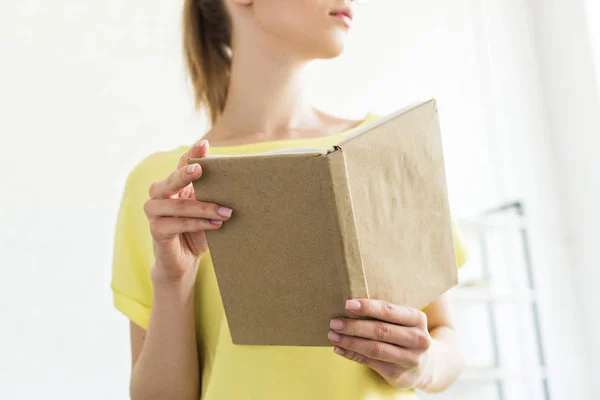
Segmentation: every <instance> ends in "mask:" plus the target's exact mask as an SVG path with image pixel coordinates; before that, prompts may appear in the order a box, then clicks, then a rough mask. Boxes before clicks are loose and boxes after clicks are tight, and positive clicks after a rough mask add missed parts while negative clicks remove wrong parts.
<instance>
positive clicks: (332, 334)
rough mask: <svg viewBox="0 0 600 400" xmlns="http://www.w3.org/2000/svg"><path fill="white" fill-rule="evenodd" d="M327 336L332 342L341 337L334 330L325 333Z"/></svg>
mask: <svg viewBox="0 0 600 400" xmlns="http://www.w3.org/2000/svg"><path fill="white" fill-rule="evenodd" d="M327 337H328V338H329V340H331V341H332V342H339V341H340V339H341V338H342V337H341V336H340V335H339V333H335V332H329V333H328V334H327Z"/></svg>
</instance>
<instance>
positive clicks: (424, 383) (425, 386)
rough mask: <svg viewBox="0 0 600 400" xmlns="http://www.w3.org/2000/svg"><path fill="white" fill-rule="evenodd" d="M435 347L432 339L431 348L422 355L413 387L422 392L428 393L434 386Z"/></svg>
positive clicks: (435, 344) (434, 341)
mask: <svg viewBox="0 0 600 400" xmlns="http://www.w3.org/2000/svg"><path fill="white" fill-rule="evenodd" d="M436 347H437V343H436V340H435V339H433V340H432V342H431V347H429V349H428V350H427V351H426V352H425V353H424V354H423V361H422V364H421V366H420V367H419V369H420V373H419V379H418V380H417V384H416V385H415V388H416V389H419V390H422V391H424V392H427V391H429V390H430V389H431V388H432V387H433V386H434V385H435V380H436V379H435V367H434V363H435V350H434V349H435V348H436Z"/></svg>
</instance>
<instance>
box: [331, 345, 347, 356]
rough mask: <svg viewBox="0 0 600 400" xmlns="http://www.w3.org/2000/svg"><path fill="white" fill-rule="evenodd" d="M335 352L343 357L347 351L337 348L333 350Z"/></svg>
mask: <svg viewBox="0 0 600 400" xmlns="http://www.w3.org/2000/svg"><path fill="white" fill-rule="evenodd" d="M333 352H334V353H335V354H339V355H340V356H343V355H344V354H346V350H344V349H342V348H339V347H335V348H334V349H333Z"/></svg>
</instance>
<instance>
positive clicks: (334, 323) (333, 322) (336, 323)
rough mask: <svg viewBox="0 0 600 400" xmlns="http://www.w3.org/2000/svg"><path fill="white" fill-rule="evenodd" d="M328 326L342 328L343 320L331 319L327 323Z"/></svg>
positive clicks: (337, 329)
mask: <svg viewBox="0 0 600 400" xmlns="http://www.w3.org/2000/svg"><path fill="white" fill-rule="evenodd" d="M329 327H330V328H331V329H335V330H336V331H339V330H340V329H343V328H344V321H342V320H341V319H332V320H331V322H330V323H329Z"/></svg>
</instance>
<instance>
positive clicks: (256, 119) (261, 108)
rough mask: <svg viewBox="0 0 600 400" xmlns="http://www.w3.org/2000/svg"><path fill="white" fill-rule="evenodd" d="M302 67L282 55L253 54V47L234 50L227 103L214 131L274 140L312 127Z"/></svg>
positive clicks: (313, 117)
mask: <svg viewBox="0 0 600 400" xmlns="http://www.w3.org/2000/svg"><path fill="white" fill-rule="evenodd" d="M244 49H248V50H247V51H244ZM258 57H260V59H257V58H258ZM306 64H307V62H306V61H303V60H297V59H294V58H293V56H291V55H289V54H284V53H282V52H277V51H273V52H257V51H256V47H253V46H244V47H240V48H239V49H237V51H236V52H235V56H234V59H233V65H232V71H231V76H230V85H229V93H228V96H227V103H226V105H225V109H224V111H223V114H222V116H221V118H220V119H219V120H218V121H217V124H215V127H214V128H217V127H219V128H220V129H219V130H221V131H227V134H226V135H227V136H230V137H231V136H240V135H247V134H254V133H261V134H262V135H264V137H276V136H280V135H282V134H285V132H289V131H293V130H296V129H301V128H303V127H306V126H310V125H313V124H314V123H315V121H316V119H317V113H316V111H315V110H314V109H313V108H312V107H311V106H310V105H309V103H308V101H307V100H306V96H305V93H304V90H303V86H304V85H303V82H304V71H305V67H306Z"/></svg>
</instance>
